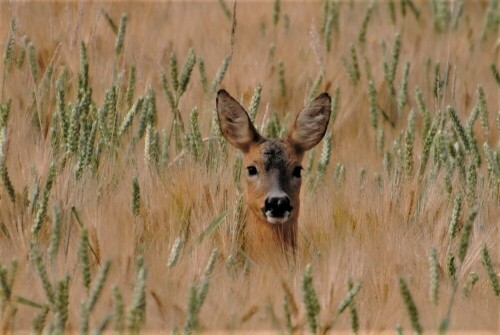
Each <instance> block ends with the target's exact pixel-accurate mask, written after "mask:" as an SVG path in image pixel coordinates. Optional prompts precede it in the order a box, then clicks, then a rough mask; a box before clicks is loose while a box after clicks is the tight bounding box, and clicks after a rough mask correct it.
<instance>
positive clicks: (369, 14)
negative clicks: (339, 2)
mask: <svg viewBox="0 0 500 335" xmlns="http://www.w3.org/2000/svg"><path fill="white" fill-rule="evenodd" d="M374 7H375V2H374V1H370V4H369V5H368V8H367V9H366V12H365V16H364V17H363V23H362V24H361V29H360V30H359V34H358V41H359V44H361V45H363V44H365V41H366V31H367V29H368V24H369V23H370V20H371V17H372V14H373V8H374Z"/></svg>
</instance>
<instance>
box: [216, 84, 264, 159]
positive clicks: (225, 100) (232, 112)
mask: <svg viewBox="0 0 500 335" xmlns="http://www.w3.org/2000/svg"><path fill="white" fill-rule="evenodd" d="M217 115H218V117H219V126H220V129H221V131H222V135H223V136H224V137H225V139H226V140H227V141H228V142H229V143H230V144H231V145H232V146H234V147H236V148H237V149H239V150H241V151H243V152H247V151H248V150H249V148H250V146H252V145H253V144H255V143H258V142H259V140H260V138H261V136H260V135H259V133H258V132H257V130H256V129H255V126H254V125H253V123H252V121H251V120H250V117H249V116H248V114H247V112H246V111H245V109H244V108H243V107H242V106H241V105H240V104H239V103H238V101H236V100H235V99H234V98H233V97H232V96H230V95H229V93H227V92H226V91H225V90H219V92H217Z"/></svg>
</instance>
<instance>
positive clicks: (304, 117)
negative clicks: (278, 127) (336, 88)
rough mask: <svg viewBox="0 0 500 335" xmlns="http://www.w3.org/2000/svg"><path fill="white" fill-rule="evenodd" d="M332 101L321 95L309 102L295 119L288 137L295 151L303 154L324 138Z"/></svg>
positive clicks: (324, 94)
mask: <svg viewBox="0 0 500 335" xmlns="http://www.w3.org/2000/svg"><path fill="white" fill-rule="evenodd" d="M331 103H332V99H331V98H330V95H328V93H326V92H325V93H323V94H321V95H319V96H318V97H316V98H315V99H314V100H313V101H311V102H310V103H309V104H308V105H307V106H306V107H304V109H303V110H302V111H300V113H299V115H297V119H295V124H294V125H293V127H292V130H291V131H290V134H289V135H288V142H289V143H291V144H292V145H293V146H294V147H295V148H296V149H297V151H300V152H304V151H307V150H309V149H311V148H313V147H314V146H315V145H316V144H318V143H319V142H320V141H321V139H322V138H323V136H325V132H326V128H327V127H328V121H330V112H331Z"/></svg>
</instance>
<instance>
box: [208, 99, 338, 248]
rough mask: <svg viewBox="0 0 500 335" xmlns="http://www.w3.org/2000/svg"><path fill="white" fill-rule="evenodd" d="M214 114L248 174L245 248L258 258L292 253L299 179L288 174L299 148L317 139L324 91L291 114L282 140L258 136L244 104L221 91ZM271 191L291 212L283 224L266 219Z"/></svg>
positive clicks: (325, 109) (324, 117)
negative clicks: (285, 201)
mask: <svg viewBox="0 0 500 335" xmlns="http://www.w3.org/2000/svg"><path fill="white" fill-rule="evenodd" d="M217 113H218V116H219V124H220V128H221V131H222V134H223V135H224V137H225V138H226V139H227V141H228V142H229V143H230V144H231V145H233V146H234V147H236V148H238V149H239V150H240V151H241V152H242V153H243V164H244V166H245V167H246V168H252V169H255V170H256V171H257V173H256V174H255V175H251V174H250V173H248V175H247V178H246V179H247V188H246V203H247V206H248V209H249V211H250V213H251V215H250V218H249V220H248V222H247V223H246V225H245V232H244V235H245V238H246V248H247V250H246V251H247V253H248V254H249V255H250V256H251V257H252V258H260V257H259V256H263V255H262V254H261V253H262V252H263V251H265V252H267V253H269V252H270V251H271V252H272V251H276V250H278V251H281V252H284V253H285V254H288V252H289V251H290V252H291V253H292V254H294V252H295V250H296V248H297V226H298V218H299V209H300V187H301V178H300V177H299V176H297V175H295V174H294V171H295V170H296V169H300V168H301V164H302V160H303V157H304V152H305V151H306V150H309V149H311V148H312V147H314V146H315V145H316V144H318V143H319V142H320V141H321V139H322V138H323V136H324V134H325V132H326V129H327V126H328V121H329V116H330V96H329V95H328V94H327V93H323V94H321V95H320V96H318V97H317V98H316V99H314V100H313V101H312V102H311V103H310V104H309V105H307V106H306V107H305V108H304V109H303V110H302V111H301V112H300V113H299V115H298V116H297V119H296V121H295V123H294V125H293V127H292V130H291V132H290V134H289V135H288V137H287V138H286V139H285V140H279V139H266V138H264V137H262V136H261V135H260V134H259V133H258V132H257V130H256V129H255V126H254V125H253V124H252V122H251V121H250V118H249V117H248V114H247V113H246V111H245V110H244V108H243V107H242V106H241V105H240V104H239V103H238V102H237V101H236V100H234V99H233V98H232V97H231V96H230V95H229V94H228V93H227V92H226V91H224V90H221V91H219V92H218V94H217ZM272 194H285V195H286V196H287V197H288V198H289V200H290V206H291V208H292V209H291V211H290V213H289V216H288V219H287V220H286V221H285V222H283V223H270V222H269V221H268V218H267V217H266V214H265V210H264V204H265V201H266V199H267V198H268V197H270V195H272Z"/></svg>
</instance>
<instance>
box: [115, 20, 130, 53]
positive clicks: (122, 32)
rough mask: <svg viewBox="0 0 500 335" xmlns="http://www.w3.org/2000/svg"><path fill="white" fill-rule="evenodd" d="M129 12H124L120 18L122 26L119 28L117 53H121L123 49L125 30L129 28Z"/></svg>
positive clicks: (116, 45)
mask: <svg viewBox="0 0 500 335" xmlns="http://www.w3.org/2000/svg"><path fill="white" fill-rule="evenodd" d="M127 19H128V16H127V13H122V16H121V18H120V26H119V28H118V36H117V37H116V44H115V53H116V54H117V55H119V54H120V53H121V52H122V50H123V41H124V40H125V30H126V28H127Z"/></svg>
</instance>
